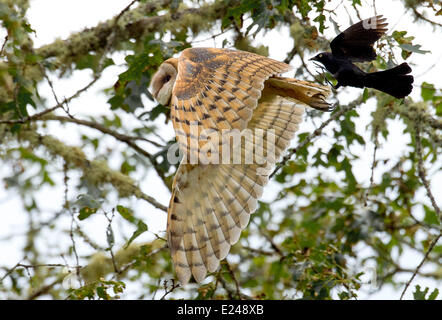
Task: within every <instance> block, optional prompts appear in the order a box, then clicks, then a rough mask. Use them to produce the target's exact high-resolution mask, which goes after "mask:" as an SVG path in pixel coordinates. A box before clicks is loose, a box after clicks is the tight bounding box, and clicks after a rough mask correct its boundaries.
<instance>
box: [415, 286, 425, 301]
mask: <svg viewBox="0 0 442 320" xmlns="http://www.w3.org/2000/svg"><path fill="white" fill-rule="evenodd" d="M415 288H416V291H414V292H413V297H414V300H425V296H426V295H427V293H428V288H425V290H424V291H421V286H420V285H416V287H415Z"/></svg>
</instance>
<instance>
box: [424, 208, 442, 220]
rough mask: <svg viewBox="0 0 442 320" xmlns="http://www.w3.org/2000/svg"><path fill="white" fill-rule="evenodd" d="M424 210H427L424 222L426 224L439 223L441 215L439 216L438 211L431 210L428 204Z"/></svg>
mask: <svg viewBox="0 0 442 320" xmlns="http://www.w3.org/2000/svg"><path fill="white" fill-rule="evenodd" d="M424 211H425V218H424V222H425V223H426V224H429V225H432V224H435V225H439V224H440V221H439V217H438V216H437V214H436V212H435V211H434V210H431V209H430V208H429V207H428V206H426V205H424Z"/></svg>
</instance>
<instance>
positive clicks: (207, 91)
mask: <svg viewBox="0 0 442 320" xmlns="http://www.w3.org/2000/svg"><path fill="white" fill-rule="evenodd" d="M290 69H291V67H290V66H289V65H287V64H285V63H282V62H279V61H276V60H273V59H270V58H266V57H263V56H260V55H256V54H253V53H249V52H243V51H235V50H229V49H215V48H189V49H186V50H184V51H183V52H182V53H181V55H180V57H179V59H178V76H177V79H176V81H175V85H174V87H173V91H172V100H171V101H172V110H171V118H172V121H173V125H174V128H175V133H176V136H177V139H178V142H179V144H180V148H182V150H183V151H186V150H187V151H188V150H189V149H188V148H190V147H189V146H191V145H192V140H194V139H196V134H195V132H191V128H190V126H191V125H192V124H195V126H196V127H197V128H198V130H200V131H201V130H204V129H205V130H215V131H221V130H223V129H238V130H242V129H244V128H246V127H247V123H248V122H249V120H250V119H251V118H252V112H253V109H255V108H256V106H257V103H258V100H259V98H260V97H261V91H262V90H263V88H264V82H265V80H267V79H268V78H269V77H270V76H273V75H278V74H280V73H283V72H286V71H288V70H290ZM194 145H196V146H198V145H199V147H201V142H200V143H199V144H194Z"/></svg>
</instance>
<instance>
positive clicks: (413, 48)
mask: <svg viewBox="0 0 442 320" xmlns="http://www.w3.org/2000/svg"><path fill="white" fill-rule="evenodd" d="M399 47H400V48H401V49H402V50H405V51H410V52H414V53H420V54H426V53H429V52H431V51H428V50H421V49H420V47H421V45H420V44H416V45H412V44H411V43H404V44H400V45H399Z"/></svg>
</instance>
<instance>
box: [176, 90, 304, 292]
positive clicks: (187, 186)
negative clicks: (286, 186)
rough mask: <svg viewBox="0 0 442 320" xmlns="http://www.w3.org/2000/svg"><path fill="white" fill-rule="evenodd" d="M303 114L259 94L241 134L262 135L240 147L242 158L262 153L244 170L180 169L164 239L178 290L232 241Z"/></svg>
mask: <svg viewBox="0 0 442 320" xmlns="http://www.w3.org/2000/svg"><path fill="white" fill-rule="evenodd" d="M303 112H304V104H303V103H301V102H299V101H297V100H295V99H293V98H283V97H281V96H279V95H274V94H268V95H267V94H266V91H263V97H262V98H261V100H260V102H259V104H258V106H257V108H256V109H255V110H254V112H253V116H252V117H251V119H250V121H249V122H248V124H247V129H251V131H252V132H256V131H259V130H262V132H264V135H263V136H262V137H260V138H259V139H256V137H253V138H254V139H251V138H250V137H246V138H245V143H244V144H241V146H240V147H241V153H242V155H243V156H244V155H247V154H249V153H250V152H254V148H256V146H257V145H258V144H261V145H263V146H266V152H265V153H262V155H258V156H256V154H254V155H255V156H256V158H255V159H254V160H255V161H254V162H253V163H250V164H247V163H239V164H208V165H201V164H199V165H190V164H184V163H182V164H180V166H179V168H178V171H177V173H176V175H175V180H174V183H173V190H172V198H171V201H170V205H169V211H168V225H167V233H168V243H169V247H170V250H171V254H172V259H173V263H174V266H175V271H176V273H177V276H178V278H179V280H180V282H181V283H182V284H183V285H184V284H186V283H187V282H188V281H189V279H190V277H191V275H192V274H193V276H194V278H195V280H196V281H198V282H201V281H202V280H204V278H205V277H206V274H207V272H213V271H215V270H216V269H217V268H218V266H219V262H220V260H222V259H224V258H225V257H226V256H227V253H228V252H229V250H230V247H231V245H233V244H234V243H236V242H237V241H238V239H239V237H240V233H241V230H242V229H244V228H245V227H246V226H247V224H248V222H249V217H250V214H251V213H253V212H254V211H255V209H256V207H257V200H258V198H259V197H260V196H261V194H262V191H263V187H264V185H265V184H266V183H267V181H268V176H269V174H270V173H271V170H272V168H273V166H274V164H275V163H276V161H277V159H278V158H279V157H280V155H281V153H282V152H283V151H284V150H285V149H286V148H287V147H288V145H289V143H290V140H291V139H292V138H293V136H294V134H295V131H296V130H297V129H298V125H299V123H300V122H301V119H302V114H303ZM243 159H244V158H243ZM262 160H265V161H262Z"/></svg>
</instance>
